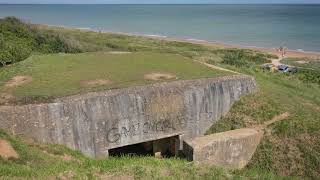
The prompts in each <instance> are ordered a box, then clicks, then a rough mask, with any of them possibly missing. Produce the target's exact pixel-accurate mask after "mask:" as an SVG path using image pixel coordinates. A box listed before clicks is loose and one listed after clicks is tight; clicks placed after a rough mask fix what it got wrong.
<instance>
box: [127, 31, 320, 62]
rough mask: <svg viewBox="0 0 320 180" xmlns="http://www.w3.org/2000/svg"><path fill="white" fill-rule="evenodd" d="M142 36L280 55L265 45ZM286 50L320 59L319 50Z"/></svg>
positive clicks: (275, 49)
mask: <svg viewBox="0 0 320 180" xmlns="http://www.w3.org/2000/svg"><path fill="white" fill-rule="evenodd" d="M127 35H128V34H127ZM144 37H148V38H154V39H161V40H166V41H178V42H188V43H193V44H200V45H204V46H209V47H214V48H237V49H251V50H256V51H261V52H264V53H270V54H274V55H277V56H280V53H279V52H278V50H277V49H278V48H279V47H274V48H265V47H254V46H241V45H235V44H227V43H221V42H209V41H205V40H196V39H194V40H192V39H177V38H169V37H161V36H148V35H146V36H144ZM286 52H287V53H286V57H290V58H307V59H317V60H320V52H311V51H299V50H292V49H288V50H287V51H286Z"/></svg>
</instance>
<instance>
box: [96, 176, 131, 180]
mask: <svg viewBox="0 0 320 180" xmlns="http://www.w3.org/2000/svg"><path fill="white" fill-rule="evenodd" d="M99 179H101V180H133V179H134V178H133V177H132V176H128V175H119V176H114V175H100V176H99Z"/></svg>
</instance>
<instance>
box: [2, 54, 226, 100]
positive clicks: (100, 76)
mask: <svg viewBox="0 0 320 180" xmlns="http://www.w3.org/2000/svg"><path fill="white" fill-rule="evenodd" d="M152 73H162V74H170V75H172V76H174V77H172V78H170V79H160V80H158V81H157V80H150V79H146V78H145V75H147V74H152ZM227 74H230V73H226V72H223V71H218V70H213V69H210V68H208V67H206V66H205V65H202V64H200V63H198V62H194V61H192V60H191V59H190V58H186V57H183V56H181V55H175V54H168V53H152V52H137V53H122V54H121V53H111V52H96V53H81V54H50V55H34V56H32V57H30V58H28V59H27V60H25V61H23V62H20V63H16V64H14V65H12V66H8V67H5V68H0V81H1V82H2V83H1V85H0V88H2V91H3V92H5V91H7V90H8V88H5V86H6V83H7V82H8V81H10V79H12V78H13V77H15V76H18V75H19V76H27V77H31V78H32V80H31V81H30V82H28V83H25V84H21V85H19V86H15V87H12V88H10V92H11V93H12V95H14V96H15V97H17V98H18V99H19V98H20V99H21V98H25V97H46V98H50V97H61V96H66V95H71V94H77V93H84V92H89V91H99V90H105V89H113V88H123V87H128V86H138V85H145V84H151V83H156V82H162V81H173V80H184V79H198V78H207V77H217V76H222V75H227ZM97 80H108V81H109V82H108V83H105V84H103V83H102V84H99V83H97V84H94V81H97ZM86 82H88V83H89V84H90V82H93V84H92V85H86Z"/></svg>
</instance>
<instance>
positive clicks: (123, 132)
mask: <svg viewBox="0 0 320 180" xmlns="http://www.w3.org/2000/svg"><path fill="white" fill-rule="evenodd" d="M184 126H185V122H184V120H183V119H182V118H180V119H177V120H171V119H163V120H158V121H151V122H144V123H140V122H139V123H136V124H132V125H129V126H122V127H113V128H110V129H109V130H108V131H107V141H108V142H109V143H117V142H119V141H120V140H121V138H130V137H133V136H138V135H146V134H155V133H161V132H162V133H170V132H175V131H177V130H180V129H183V128H184Z"/></svg>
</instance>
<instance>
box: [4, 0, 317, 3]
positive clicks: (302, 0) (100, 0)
mask: <svg viewBox="0 0 320 180" xmlns="http://www.w3.org/2000/svg"><path fill="white" fill-rule="evenodd" d="M1 3H6V4H7V3H9V4H32V3H34V4H38V3H39V4H47V3H49V4H52V3H58V4H61V3H67V4H100V3H101V4H205V3H209V4H210V3H212V4H215V3H218V4H230V3H231V4H242V3H245V4H247V3H254V4H256V3H295V4H296V3H312V4H315V3H316V4H319V3H320V0H0V4H1Z"/></svg>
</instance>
